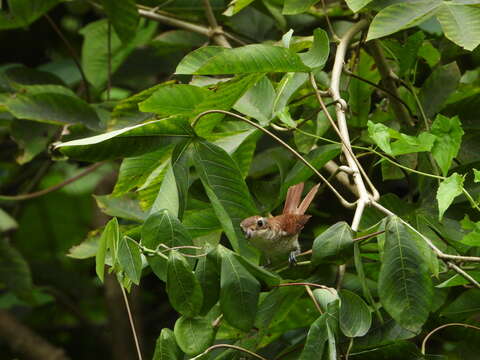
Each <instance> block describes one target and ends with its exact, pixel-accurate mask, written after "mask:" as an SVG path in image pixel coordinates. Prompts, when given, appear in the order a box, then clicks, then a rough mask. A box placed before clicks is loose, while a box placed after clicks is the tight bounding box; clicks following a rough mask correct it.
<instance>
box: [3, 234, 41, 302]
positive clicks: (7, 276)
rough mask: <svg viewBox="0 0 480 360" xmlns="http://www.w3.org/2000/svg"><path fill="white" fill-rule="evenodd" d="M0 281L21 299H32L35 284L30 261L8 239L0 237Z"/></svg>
mask: <svg viewBox="0 0 480 360" xmlns="http://www.w3.org/2000/svg"><path fill="white" fill-rule="evenodd" d="M0 282H2V283H3V284H5V285H6V286H7V289H8V290H10V291H12V292H13V293H14V294H15V295H16V296H18V297H19V298H21V299H25V300H30V299H31V296H32V290H33V284H32V274H31V272H30V268H29V266H28V263H27V262H26V261H25V259H24V258H23V256H22V254H20V252H19V251H18V250H17V249H15V248H14V247H13V246H11V245H10V244H9V243H8V242H7V241H6V240H3V239H0Z"/></svg>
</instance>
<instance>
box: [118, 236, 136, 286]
mask: <svg viewBox="0 0 480 360" xmlns="http://www.w3.org/2000/svg"><path fill="white" fill-rule="evenodd" d="M117 259H118V263H119V265H120V269H121V270H123V271H125V274H126V275H127V276H128V277H129V279H130V280H132V282H133V283H134V284H137V285H138V284H139V283H140V278H141V277H142V256H141V254H140V248H139V247H138V245H137V243H136V242H135V240H133V239H132V238H130V237H128V236H124V237H123V238H122V239H121V240H120V242H119V244H118V254H117Z"/></svg>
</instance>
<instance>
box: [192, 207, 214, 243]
mask: <svg viewBox="0 0 480 360" xmlns="http://www.w3.org/2000/svg"><path fill="white" fill-rule="evenodd" d="M183 225H185V228H186V229H187V230H188V232H189V233H190V234H191V235H192V238H197V237H200V236H205V235H208V234H211V233H213V232H218V231H222V226H221V225H220V222H219V220H218V218H217V215H215V211H214V210H213V208H212V207H207V208H202V209H195V210H187V211H185V215H184V217H183Z"/></svg>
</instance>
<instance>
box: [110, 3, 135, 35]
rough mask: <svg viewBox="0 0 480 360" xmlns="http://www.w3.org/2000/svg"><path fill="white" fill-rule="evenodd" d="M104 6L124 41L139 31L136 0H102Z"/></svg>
mask: <svg viewBox="0 0 480 360" xmlns="http://www.w3.org/2000/svg"><path fill="white" fill-rule="evenodd" d="M102 3H103V8H104V9H105V12H106V13H107V16H108V18H109V20H110V21H111V22H112V24H113V28H114V29H115V32H116V33H117V34H118V37H119V38H120V39H121V40H122V42H123V43H127V42H129V41H130V40H132V39H133V38H134V37H135V35H136V32H137V26H138V21H139V15H138V10H137V6H136V3H135V0H122V1H117V0H102Z"/></svg>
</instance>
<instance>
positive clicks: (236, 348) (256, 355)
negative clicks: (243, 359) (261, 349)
mask: <svg viewBox="0 0 480 360" xmlns="http://www.w3.org/2000/svg"><path fill="white" fill-rule="evenodd" d="M221 348H229V349H234V350H238V351H242V352H244V353H247V354H249V355H251V356H253V357H256V358H257V359H260V360H267V359H266V358H264V357H263V356H260V355H258V354H256V353H254V352H253V351H250V350H247V349H244V348H242V347H240V346H236V345H230V344H216V345H212V346H210V347H209V348H208V349H207V350H205V351H204V352H202V353H201V354H199V355H197V356H195V357H193V358H191V359H190V360H196V359H200V358H202V357H203V356H204V355H206V354H208V353H209V352H210V351H212V350H215V349H221Z"/></svg>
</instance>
